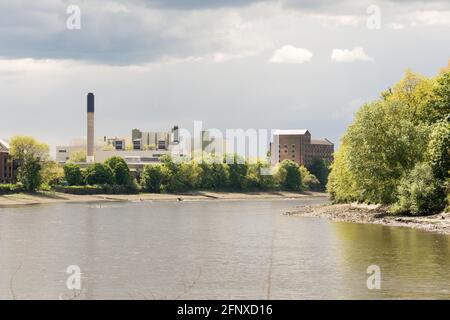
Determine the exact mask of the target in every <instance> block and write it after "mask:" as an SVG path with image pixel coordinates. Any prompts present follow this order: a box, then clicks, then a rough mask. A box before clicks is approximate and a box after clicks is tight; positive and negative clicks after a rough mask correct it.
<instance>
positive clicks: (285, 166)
mask: <svg viewBox="0 0 450 320" xmlns="http://www.w3.org/2000/svg"><path fill="white" fill-rule="evenodd" d="M277 180H278V183H279V185H280V187H281V189H283V190H290V191H300V190H301V187H302V177H301V175H300V170H299V166H298V164H297V163H295V162H294V161H292V160H283V161H282V162H281V163H280V164H279V165H278V170H277Z"/></svg>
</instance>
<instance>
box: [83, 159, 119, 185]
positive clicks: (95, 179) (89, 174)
mask: <svg viewBox="0 0 450 320" xmlns="http://www.w3.org/2000/svg"><path fill="white" fill-rule="evenodd" d="M84 179H85V182H86V184H88V185H96V184H113V183H114V174H113V172H112V170H111V168H110V167H109V166H107V165H103V164H101V163H94V164H91V165H90V166H89V167H87V169H86V170H85V172H84Z"/></svg>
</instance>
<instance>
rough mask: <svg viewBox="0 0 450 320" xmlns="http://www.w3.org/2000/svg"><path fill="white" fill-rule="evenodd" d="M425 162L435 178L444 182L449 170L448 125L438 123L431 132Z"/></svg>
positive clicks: (449, 137) (449, 124) (442, 122)
mask: <svg viewBox="0 0 450 320" xmlns="http://www.w3.org/2000/svg"><path fill="white" fill-rule="evenodd" d="M427 160H428V162H429V163H430V165H431V168H432V169H433V174H434V176H435V177H436V178H438V179H441V180H445V179H447V178H448V177H449V175H448V172H449V170H450V123H449V122H448V121H440V122H438V123H436V124H435V125H434V126H433V128H432V131H431V134H430V140H429V142H428V148H427Z"/></svg>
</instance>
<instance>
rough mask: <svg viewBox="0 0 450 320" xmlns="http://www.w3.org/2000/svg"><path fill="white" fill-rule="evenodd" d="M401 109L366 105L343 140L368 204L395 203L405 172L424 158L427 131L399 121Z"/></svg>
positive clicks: (384, 104)
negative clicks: (399, 110)
mask: <svg viewBox="0 0 450 320" xmlns="http://www.w3.org/2000/svg"><path fill="white" fill-rule="evenodd" d="M402 107H403V106H402V105H399V104H397V103H394V102H392V101H389V102H376V103H372V104H366V105H364V106H363V107H362V108H361V109H360V110H359V111H358V112H357V114H356V117H355V120H354V121H353V123H352V124H351V125H350V127H349V128H348V130H347V133H346V134H345V136H344V138H343V142H344V143H345V144H346V145H347V155H346V157H347V161H348V165H349V169H350V170H351V171H352V172H353V177H354V179H355V180H356V183H357V184H358V186H359V187H360V188H361V192H362V196H363V198H364V199H365V201H368V202H374V203H392V202H394V201H395V198H396V189H397V186H398V183H399V181H400V178H401V177H402V175H403V173H404V172H407V171H409V170H411V169H412V168H413V167H414V165H415V163H416V162H417V161H421V160H422V158H423V150H425V145H426V143H425V141H426V137H427V136H428V131H429V130H428V127H427V126H424V125H418V124H415V123H413V122H411V121H410V120H408V119H404V118H399V115H398V113H397V110H398V109H399V108H402Z"/></svg>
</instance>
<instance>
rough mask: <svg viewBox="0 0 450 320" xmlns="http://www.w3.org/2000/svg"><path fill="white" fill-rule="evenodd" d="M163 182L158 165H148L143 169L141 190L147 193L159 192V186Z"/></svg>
mask: <svg viewBox="0 0 450 320" xmlns="http://www.w3.org/2000/svg"><path fill="white" fill-rule="evenodd" d="M162 182H163V172H162V170H161V166H160V165H158V164H155V165H151V164H148V165H146V166H145V167H144V171H143V172H142V175H141V187H142V190H144V191H147V192H154V193H159V192H161V184H162Z"/></svg>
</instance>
